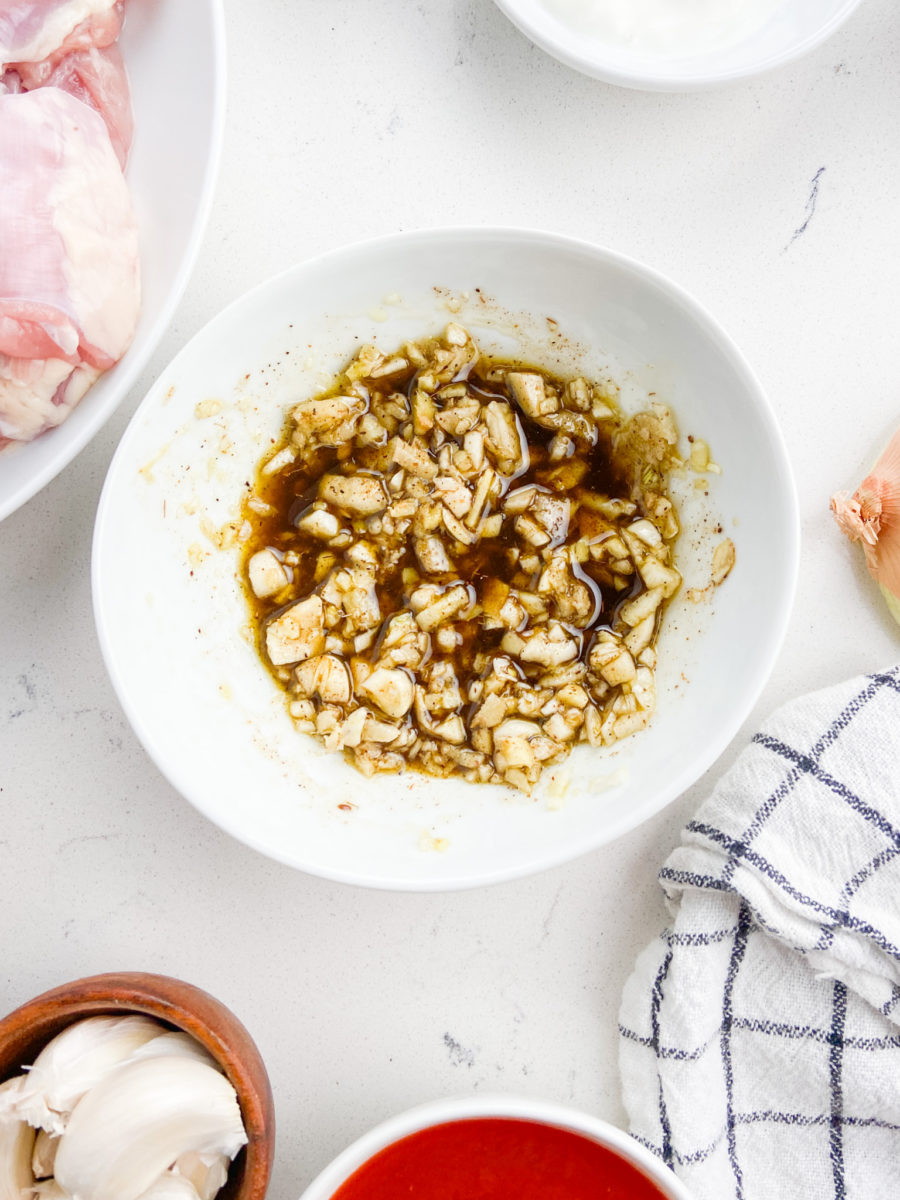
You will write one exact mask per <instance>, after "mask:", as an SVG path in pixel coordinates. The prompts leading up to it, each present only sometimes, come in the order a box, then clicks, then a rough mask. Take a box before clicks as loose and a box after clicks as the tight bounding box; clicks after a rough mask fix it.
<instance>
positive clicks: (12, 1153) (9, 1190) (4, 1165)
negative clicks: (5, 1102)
mask: <svg viewBox="0 0 900 1200" xmlns="http://www.w3.org/2000/svg"><path fill="white" fill-rule="evenodd" d="M17 1084H18V1080H17V1079H10V1080H8V1081H7V1082H6V1083H4V1084H3V1085H2V1087H0V1097H2V1096H4V1095H6V1094H7V1093H9V1092H11V1091H15V1090H16V1085H17ZM33 1151H34V1130H33V1129H32V1128H31V1126H30V1125H26V1124H25V1122H24V1121H20V1120H18V1119H17V1118H15V1117H12V1116H0V1200H22V1198H23V1197H25V1196H27V1195H28V1190H27V1189H28V1188H30V1187H31V1186H32V1185H33V1184H34V1173H33V1172H32V1170H31V1156H32V1153H33Z"/></svg>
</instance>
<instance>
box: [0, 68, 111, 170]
mask: <svg viewBox="0 0 900 1200" xmlns="http://www.w3.org/2000/svg"><path fill="white" fill-rule="evenodd" d="M41 66H43V63H42V64H41ZM19 72H20V75H21V79H22V84H23V86H24V87H25V88H26V89H28V90H29V91H30V90H31V89H32V88H33V87H35V86H36V85H35V84H34V83H33V82H31V76H30V75H29V73H28V71H27V69H26V68H24V67H21V66H20V67H19ZM41 86H43V87H58V88H62V90H63V91H64V92H68V93H69V94H70V95H72V96H75V97H77V99H79V100H83V101H84V102H85V104H90V106H91V107H92V108H95V109H96V110H97V112H98V113H99V114H100V116H101V117H102V118H103V120H104V121H105V122H106V128H107V130H108V131H109V137H110V141H111V142H112V144H113V149H114V150H115V152H116V157H117V158H118V160H119V164H120V166H122V167H124V166H125V162H126V160H127V158H128V151H129V149H130V147H131V138H132V135H133V133H134V117H133V116H132V112H131V93H130V92H129V89H128V77H127V76H126V74H125V64H124V63H123V62H122V54H121V51H120V50H119V47H118V46H107V47H105V49H103V50H97V49H96V48H95V47H92V48H91V49H90V50H76V51H75V52H74V53H73V54H67V55H66V57H65V58H63V59H61V61H60V62H59V63H57V65H56V66H55V67H54V68H53V70H52V71H51V72H50V74H49V75H48V76H47V78H46V79H42V81H41Z"/></svg>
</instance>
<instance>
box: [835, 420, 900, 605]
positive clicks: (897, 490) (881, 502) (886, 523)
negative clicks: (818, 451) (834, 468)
mask: <svg viewBox="0 0 900 1200" xmlns="http://www.w3.org/2000/svg"><path fill="white" fill-rule="evenodd" d="M831 511H832V512H833V513H834V515H835V517H836V519H837V523H838V525H839V526H840V527H841V529H842V531H843V532H844V533H845V534H846V535H847V537H849V538H850V540H851V541H854V542H856V541H860V542H862V545H863V550H864V551H865V555H866V564H867V566H868V568H869V573H870V574H871V576H872V577H873V579H874V580H875V581H876V583H877V584H878V585H879V587H880V588H881V591H882V593H883V594H884V598H885V600H886V601H887V606H888V609H889V610H890V613H891V615H892V616H893V617H894V619H895V620H896V621H900V430H898V431H897V433H895V434H894V436H893V438H892V439H891V441H890V442H889V443H888V445H887V448H886V449H885V451H884V453H883V454H882V455H881V457H880V458H879V459H878V462H877V463H876V464H875V466H874V467H873V468H872V471H871V473H870V474H869V475H867V476H866V478H865V479H864V480H863V481H862V483H861V484H860V485H859V487H858V488H857V489H856V491H855V492H854V493H853V495H852V496H851V495H850V494H849V493H848V492H837V493H836V494H835V495H834V496H832V498H831Z"/></svg>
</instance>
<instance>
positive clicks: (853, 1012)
mask: <svg viewBox="0 0 900 1200" xmlns="http://www.w3.org/2000/svg"><path fill="white" fill-rule="evenodd" d="M660 881H661V883H662V885H663V888H664V889H665V892H666V896H667V898H668V902H669V906H670V908H671V911H672V914H673V923H672V925H671V927H670V928H669V929H667V930H666V931H665V932H664V933H663V934H662V936H661V937H660V938H659V939H658V940H657V941H656V942H654V943H653V945H651V946H650V947H648V949H647V950H645V951H644V953H643V954H642V955H641V957H640V958H639V959H638V962H637V964H636V967H635V970H634V974H633V975H632V977H631V979H630V980H629V981H628V984H627V985H626V988H625V994H624V997H623V1000H622V1011H621V1023H620V1032H621V1040H620V1058H621V1069H622V1083H623V1090H624V1099H625V1104H626V1107H627V1109H628V1114H629V1117H630V1123H631V1130H632V1133H634V1134H635V1136H636V1137H637V1138H638V1140H640V1141H642V1142H643V1143H644V1144H645V1145H647V1146H649V1147H650V1148H651V1149H652V1150H654V1151H655V1152H656V1153H657V1154H659V1155H660V1156H661V1157H662V1158H663V1159H665V1161H666V1162H668V1163H669V1164H670V1165H671V1166H672V1167H673V1168H674V1169H675V1171H676V1173H677V1174H678V1175H679V1176H681V1178H682V1180H683V1182H684V1183H685V1185H686V1186H687V1187H688V1189H689V1190H691V1191H692V1193H693V1194H694V1196H696V1198H697V1200H829V1198H831V1197H834V1198H835V1200H845V1198H846V1200H882V1198H887V1197H900V667H897V668H895V669H894V670H892V671H887V672H885V673H884V674H880V675H872V676H869V677H867V678H860V679H854V680H852V681H851V682H849V683H845V684H841V685H840V686H838V687H833V688H829V689H827V690H826V691H822V692H817V693H815V694H813V695H811V696H805V697H803V698H802V699H800V700H797V701H795V702H794V703H792V704H788V705H786V706H785V707H784V708H783V709H781V710H780V711H779V712H777V713H776V714H775V715H774V716H773V717H772V719H771V720H770V721H769V722H768V723H767V724H766V725H765V726H764V727H763V729H762V731H761V732H760V733H758V734H757V735H756V737H755V738H754V739H753V742H752V744H751V745H750V746H749V747H748V748H747V749H746V750H745V751H744V752H743V754H742V755H741V757H740V758H739V759H738V761H737V763H736V764H735V766H734V767H733V769H732V770H731V771H729V772H728V774H727V775H726V776H725V777H724V778H723V779H722V781H721V782H720V783H719V785H718V786H717V787H716V789H715V791H714V792H713V794H712V796H711V797H710V799H709V800H708V801H707V802H706V803H705V804H704V805H703V807H702V808H701V809H700V812H699V813H698V815H697V817H696V819H695V820H693V821H691V823H690V824H689V825H688V826H687V828H686V829H685V831H684V833H683V835H682V844H681V845H680V846H679V847H678V849H677V850H675V852H674V853H673V854H672V855H671V856H670V858H669V859H668V861H667V862H666V864H665V866H664V867H663V869H662V871H661V873H660Z"/></svg>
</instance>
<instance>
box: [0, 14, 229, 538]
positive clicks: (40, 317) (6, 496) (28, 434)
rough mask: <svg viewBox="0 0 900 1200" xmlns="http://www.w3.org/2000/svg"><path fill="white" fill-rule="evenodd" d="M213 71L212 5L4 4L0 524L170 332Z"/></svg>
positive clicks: (84, 435)
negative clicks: (6, 184) (5, 185)
mask: <svg viewBox="0 0 900 1200" xmlns="http://www.w3.org/2000/svg"><path fill="white" fill-rule="evenodd" d="M224 72H225V48H224V18H223V13H222V7H221V2H220V0H189V2H188V3H185V2H184V0H124V2H123V0H15V2H11V0H0V171H2V173H3V174H4V177H5V178H6V179H7V180H8V181H11V184H10V186H9V187H8V188H7V189H5V191H6V194H7V195H8V196H11V197H12V198H13V199H12V201H11V202H8V203H5V204H4V209H3V212H2V214H0V263H2V266H0V519H2V518H3V517H6V516H8V515H9V514H10V513H12V512H14V511H15V510H16V509H17V508H19V507H20V506H21V505H22V504H24V503H25V502H26V501H27V500H28V499H29V498H30V497H31V496H33V495H34V494H35V493H36V492H37V491H38V490H39V489H40V488H42V487H43V486H44V485H45V484H46V483H48V482H49V481H50V480H51V479H53V478H54V477H55V476H56V475H57V474H58V473H59V472H60V471H61V470H62V469H63V468H64V467H65V466H66V465H67V464H68V463H69V462H71V460H72V459H73V458H74V457H75V456H76V454H78V453H79V451H81V450H82V449H83V448H84V446H86V445H87V443H88V442H89V441H90V439H91V438H92V437H93V436H94V434H95V433H96V432H97V431H98V430H99V429H100V427H101V426H102V425H103V424H104V422H105V421H106V420H107V419H108V418H109V417H110V416H111V414H112V413H113V412H114V410H115V409H116V407H117V406H118V405H119V404H120V403H121V401H122V400H123V398H124V397H125V395H126V394H127V392H128V389H129V388H130V387H131V386H132V384H133V383H134V381H135V379H136V378H137V376H138V374H139V372H140V371H141V369H142V368H143V366H144V365H145V363H146V362H147V360H148V358H149V356H150V354H151V353H152V352H153V350H154V348H155V347H156V345H157V343H158V341H159V339H160V337H161V336H162V333H163V331H164V330H165V328H166V326H167V324H168V323H169V321H170V320H171V318H172V314H173V312H174V310H175V307H176V305H177V303H178V301H179V299H180V297H181V294H182V292H183V290H184V287H185V285H186V283H187V280H188V278H189V275H190V271H191V269H192V267H193V264H194V260H195V258H196V255H197V251H198V249H199V246H200V241H201V238H202V235H203V230H204V227H205V224H206V219H207V216H208V212H209V208H210V204H211V201H212V194H213V189H214V185H215V178H216V172H217V168H218V161H219V153H220V148H221V142H222V133H223V126H224V107H225V91H224V88H225V79H224Z"/></svg>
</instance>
